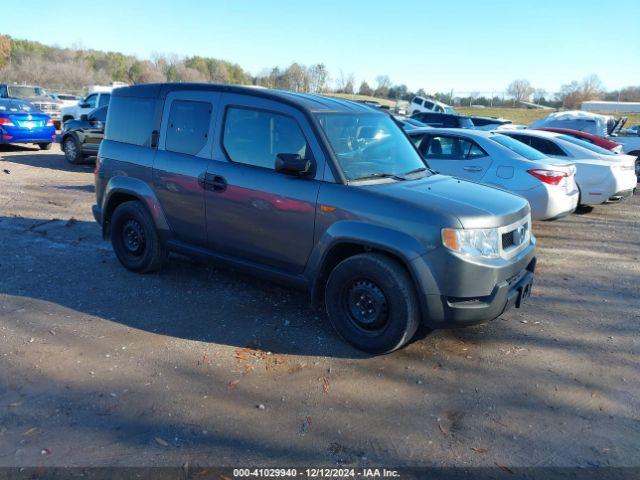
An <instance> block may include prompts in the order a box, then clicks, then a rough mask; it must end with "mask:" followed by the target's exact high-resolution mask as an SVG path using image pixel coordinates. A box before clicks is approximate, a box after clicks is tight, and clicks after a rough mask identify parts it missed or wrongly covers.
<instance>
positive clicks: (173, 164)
mask: <svg viewBox="0 0 640 480" xmlns="http://www.w3.org/2000/svg"><path fill="white" fill-rule="evenodd" d="M219 98H220V94H219V93H218V92H206V91H201V92H200V91H185V90H181V91H176V92H172V93H169V94H167V96H166V99H165V103H164V107H163V113H162V122H161V125H160V136H159V139H158V149H157V152H156V156H155V160H154V164H153V184H154V187H155V192H156V195H157V197H158V201H159V202H160V204H161V206H162V210H163V212H164V214H165V216H166V218H167V222H168V223H169V226H170V227H171V230H172V231H173V233H174V235H175V236H176V238H177V239H179V240H182V241H184V242H188V243H191V244H196V245H200V246H204V245H206V243H207V234H206V224H205V206H204V192H205V191H204V189H203V185H202V181H203V179H204V175H205V173H206V170H207V164H208V162H209V160H210V159H211V147H212V138H213V131H214V127H215V125H214V120H215V118H216V117H215V111H216V108H217V105H218V101H219Z"/></svg>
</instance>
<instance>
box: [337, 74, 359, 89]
mask: <svg viewBox="0 0 640 480" xmlns="http://www.w3.org/2000/svg"><path fill="white" fill-rule="evenodd" d="M355 82H356V79H355V75H354V74H353V73H349V74H347V75H345V73H344V72H343V71H342V70H340V74H339V75H338V78H336V92H337V93H350V94H353V93H354V88H355Z"/></svg>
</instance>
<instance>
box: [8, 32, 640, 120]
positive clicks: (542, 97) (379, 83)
mask: <svg viewBox="0 0 640 480" xmlns="http://www.w3.org/2000/svg"><path fill="white" fill-rule="evenodd" d="M0 81H2V82H17V83H30V84H38V85H43V86H45V87H47V86H50V87H51V86H55V88H57V89H67V90H75V91H79V90H82V89H83V88H85V87H86V86H87V85H93V84H108V83H111V82H112V81H121V82H126V83H130V84H134V83H150V82H165V81H169V82H215V83H226V84H238V85H260V86H264V87H268V88H279V89H283V90H291V91H294V92H311V93H328V92H335V93H345V94H360V95H367V96H375V97H379V98H387V99H391V100H410V99H411V97H413V96H414V95H420V96H424V97H426V96H429V97H432V98H436V99H437V100H440V101H442V102H445V103H449V104H459V105H485V106H494V107H501V106H517V105H519V104H520V102H527V101H532V102H534V103H538V104H542V105H547V106H551V107H564V108H577V107H579V105H580V103H581V102H583V101H585V100H596V99H603V100H614V101H615V100H617V101H640V87H628V88H625V89H622V90H616V91H611V92H607V91H606V90H605V89H604V86H603V84H602V82H601V81H600V79H599V78H598V77H597V75H590V76H588V77H586V78H584V79H582V80H580V81H573V82H571V83H568V84H565V85H562V87H561V88H560V91H559V92H556V93H549V92H547V91H545V90H544V89H540V88H535V87H534V86H533V85H531V83H530V82H529V81H528V80H526V79H517V80H514V81H513V82H511V83H510V84H509V85H508V87H507V90H506V94H507V95H506V96H505V95H492V96H488V97H487V96H481V95H479V93H476V92H471V93H470V94H468V95H465V96H462V97H461V96H454V95H453V94H452V92H435V93H432V94H430V95H429V94H427V92H425V91H424V89H419V90H418V91H416V92H412V91H410V90H409V89H408V88H407V86H406V85H404V84H394V83H393V82H392V81H391V79H390V78H389V76H388V75H378V76H377V77H376V78H375V81H374V83H373V84H371V85H370V84H369V83H368V82H367V81H366V80H363V81H362V82H360V84H356V78H355V75H354V74H353V73H345V72H342V71H339V72H338V74H337V75H336V76H335V77H332V76H331V74H330V72H329V71H328V70H327V67H326V66H325V65H324V64H323V63H318V64H314V65H310V66H307V65H303V64H300V63H292V64H291V65H289V66H288V67H286V68H280V67H273V68H270V69H265V70H263V71H262V72H260V73H259V74H257V75H252V74H251V73H249V72H248V71H246V70H244V69H243V68H242V67H241V66H240V65H238V64H236V63H232V62H229V61H227V60H220V59H217V58H210V57H201V56H191V57H181V56H178V55H165V54H160V53H155V54H153V55H152V56H151V59H149V60H140V59H138V58H136V57H134V56H131V55H124V54H122V53H119V52H103V51H98V50H91V49H84V48H82V46H81V45H75V46H74V47H73V48H59V47H52V46H48V45H44V44H42V43H39V42H32V41H29V40H20V39H14V38H11V37H9V36H6V35H1V34H0Z"/></svg>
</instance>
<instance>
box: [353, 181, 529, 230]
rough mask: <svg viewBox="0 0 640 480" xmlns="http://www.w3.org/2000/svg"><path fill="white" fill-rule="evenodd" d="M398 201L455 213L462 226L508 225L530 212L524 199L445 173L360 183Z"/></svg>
mask: <svg viewBox="0 0 640 480" xmlns="http://www.w3.org/2000/svg"><path fill="white" fill-rule="evenodd" d="M361 188H366V189H371V190H373V191H375V192H376V193H377V194H379V195H384V196H386V197H388V198H390V199H393V200H397V201H399V203H405V204H411V205H413V206H416V207H419V208H424V209H426V210H429V211H440V212H442V213H444V214H449V215H453V216H455V217H456V218H457V219H458V220H459V222H460V223H461V224H462V226H463V227H464V228H492V227H500V226H503V225H509V224H511V223H513V222H515V221H517V220H520V219H521V218H522V217H524V216H525V215H527V214H529V212H530V208H529V202H527V200H525V199H524V198H522V197H520V196H518V195H515V194H513V193H510V192H507V191H506V190H501V189H499V188H494V187H489V186H487V185H482V184H480V183H475V182H469V181H466V180H460V179H458V178H453V177H449V176H446V175H432V176H430V177H425V178H422V179H419V180H406V181H399V182H392V183H379V184H373V185H367V186H362V187H361Z"/></svg>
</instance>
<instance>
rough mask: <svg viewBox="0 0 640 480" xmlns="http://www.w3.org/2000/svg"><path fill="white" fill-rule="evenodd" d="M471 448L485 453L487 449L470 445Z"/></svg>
mask: <svg viewBox="0 0 640 480" xmlns="http://www.w3.org/2000/svg"><path fill="white" fill-rule="evenodd" d="M471 450H473V451H474V452H477V453H487V452H488V451H489V450H487V449H486V448H477V447H471Z"/></svg>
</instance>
